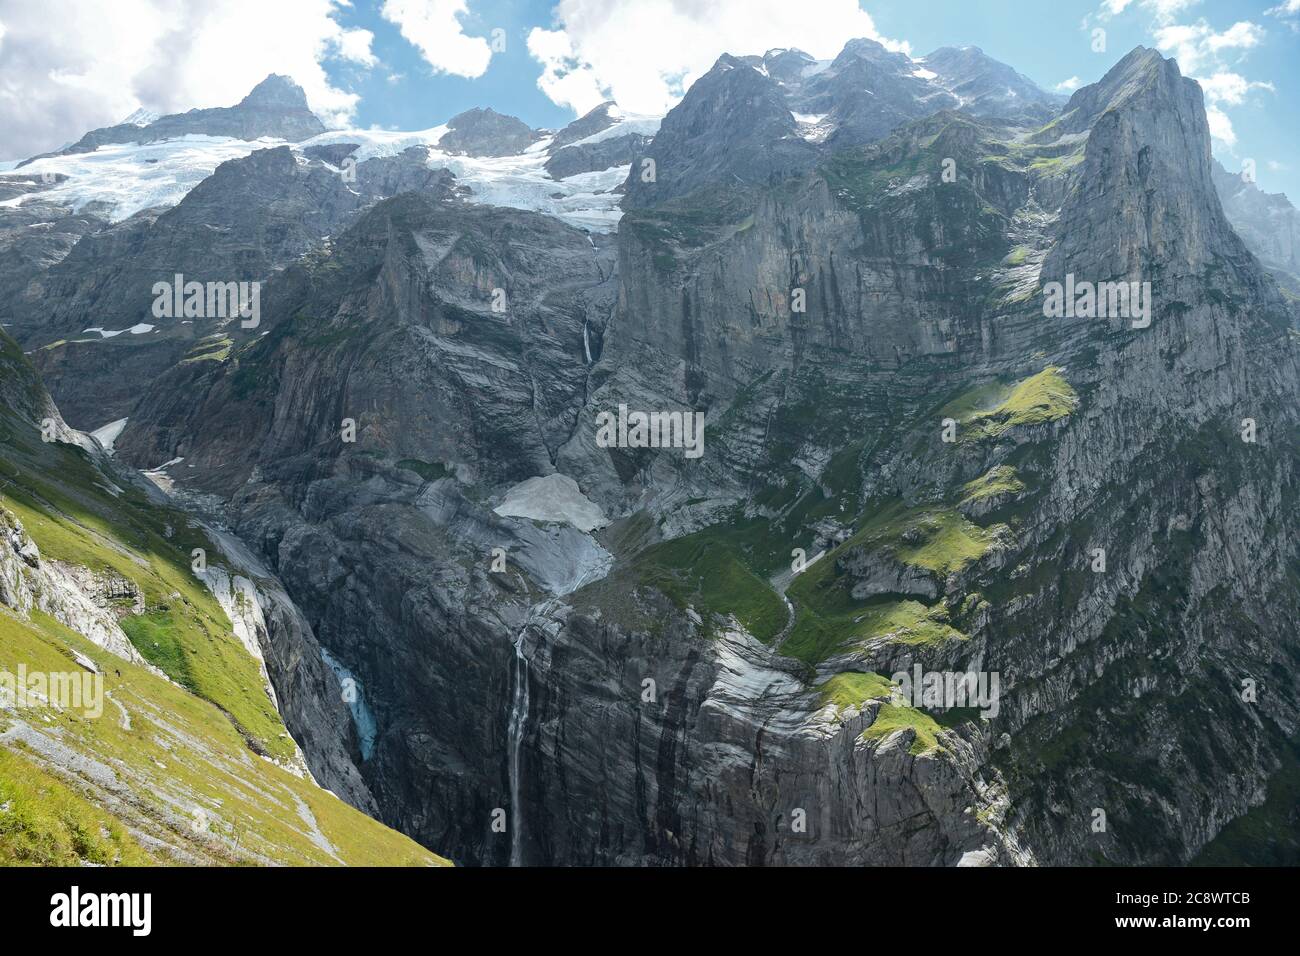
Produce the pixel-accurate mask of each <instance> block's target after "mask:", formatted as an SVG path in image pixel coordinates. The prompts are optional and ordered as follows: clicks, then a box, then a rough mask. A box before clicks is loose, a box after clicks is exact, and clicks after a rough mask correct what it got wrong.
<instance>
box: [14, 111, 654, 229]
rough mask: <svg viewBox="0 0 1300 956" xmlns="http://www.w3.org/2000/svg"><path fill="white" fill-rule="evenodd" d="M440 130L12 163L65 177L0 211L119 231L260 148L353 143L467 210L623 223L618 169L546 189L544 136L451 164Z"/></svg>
mask: <svg viewBox="0 0 1300 956" xmlns="http://www.w3.org/2000/svg"><path fill="white" fill-rule="evenodd" d="M658 128H659V120H658V118H655V117H646V116H634V115H627V116H624V117H623V118H622V119H620V120H619V122H617V123H615V124H614V125H613V126H611V127H609V128H608V129H605V130H602V131H600V132H599V133H596V134H594V135H592V136H589V137H587V138H586V139H583V140H579V141H577V142H576V143H574V144H572V145H589V144H592V143H597V142H600V141H602V140H606V139H612V138H614V137H617V136H624V135H627V134H629V133H641V134H642V135H653V134H654V132H655V131H656V130H657V129H658ZM447 131H448V127H446V126H435V127H433V128H431V129H427V130H418V131H415V132H401V131H390V130H377V129H369V130H360V129H343V130H331V131H330V132H327V133H322V134H321V135H319V136H316V137H313V138H312V139H308V140H305V141H303V142H302V143H298V144H296V145H294V144H287V143H285V142H284V141H283V140H278V139H270V138H264V139H259V140H252V141H249V140H241V139H232V138H229V137H221V136H200V135H190V136H183V137H180V138H178V139H174V140H167V141H164V142H157V143H117V144H112V145H108V146H101V147H99V148H98V149H96V150H95V151H94V152H91V153H75V154H69V155H66V156H49V157H46V158H43V159H38V160H35V161H34V162H32V163H29V164H28V165H26V166H24V167H23V168H22V169H19V170H13V169H12V167H14V166H15V165H16V164H17V161H9V162H3V163H0V171H4V170H6V169H9V170H11V172H12V174H13V175H35V176H41V175H45V174H49V175H51V176H66V177H67V179H65V180H64V181H62V182H59V183H57V184H55V185H53V186H51V187H50V188H49V189H45V190H41V191H40V192H37V193H32V194H29V195H25V196H17V197H15V198H13V199H9V200H6V201H4V202H0V209H3V208H4V207H9V208H14V207H17V206H20V205H22V204H23V203H26V202H37V201H41V200H53V201H55V202H60V203H67V204H68V205H70V206H71V207H72V209H73V211H74V212H80V211H82V210H83V209H85V208H86V207H87V206H91V205H92V204H102V205H101V208H102V210H104V211H103V215H105V216H107V218H108V219H109V220H110V221H111V222H121V221H122V220H124V219H127V218H129V217H131V216H133V215H135V214H136V213H138V212H140V211H141V210H143V209H148V208H150V207H162V208H168V207H171V206H174V205H176V204H177V203H179V202H180V201H181V200H182V199H184V198H185V196H186V194H187V193H189V191H190V190H191V189H193V188H194V187H195V186H197V185H198V184H199V183H200V182H202V181H203V180H204V179H206V178H207V177H208V176H210V175H211V174H212V172H213V171H214V170H215V169H216V168H217V167H218V166H219V165H221V164H222V163H224V162H226V161H227V160H231V159H240V158H242V157H244V156H247V155H249V154H250V153H252V152H254V151H255V150H259V149H273V148H275V147H277V146H285V145H292V146H293V149H294V151H295V152H296V153H298V154H299V156H301V155H302V151H303V149H305V148H306V147H310V146H323V145H327V144H331V143H357V144H359V146H360V148H359V149H358V150H357V152H356V153H354V154H353V156H354V158H355V159H356V161H357V162H359V163H361V162H365V161H366V160H367V159H372V158H375V157H380V156H396V155H397V154H399V153H401V152H402V151H403V150H405V149H407V148H409V147H411V146H428V147H430V151H429V166H430V168H433V169H448V170H450V171H451V172H452V173H453V174H455V176H456V178H457V179H458V180H459V181H460V183H461V184H463V185H465V186H468V187H469V188H470V190H471V191H472V193H473V194H472V195H471V196H470V197H469V201H470V202H476V203H485V204H488V205H493V206H507V207H510V208H513V209H528V210H532V211H534V212H541V213H545V214H547V215H550V216H554V217H556V218H557V219H561V220H563V221H564V222H567V223H569V224H570V225H572V226H577V227H579V228H582V229H588V230H591V231H592V232H612V231H613V230H614V229H615V228H616V226H617V225H618V220H619V218H620V216H621V215H622V213H621V210H620V209H619V208H618V204H619V201H620V200H621V198H622V196H621V194H619V193H616V192H614V190H615V189H617V188H618V187H619V186H620V185H621V184H622V183H623V182H624V181H625V180H626V179H627V174H628V168H629V167H627V166H621V167H616V168H613V169H607V170H603V171H601V172H595V173H584V174H581V175H578V176H570V177H569V178H568V179H564V180H555V179H552V178H551V177H550V176H549V175H548V174H547V172H546V168H545V167H546V161H547V160H548V159H549V158H550V156H549V154H548V153H547V149H548V147H549V146H550V144H551V142H552V141H553V137H547V138H545V139H542V140H539V141H538V142H536V143H534V144H533V145H532V146H531V147H530V148H529V149H528V151H527V152H525V153H523V154H522V155H519V156H501V157H483V158H476V157H472V156H455V155H452V154H450V153H444V152H441V151H440V150H439V149H438V148H437V146H438V143H439V142H440V141H441V139H442V138H443V136H444V135H446V133H447Z"/></svg>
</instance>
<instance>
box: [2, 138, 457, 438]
mask: <svg viewBox="0 0 1300 956" xmlns="http://www.w3.org/2000/svg"><path fill="white" fill-rule="evenodd" d="M424 158H425V155H424V151H423V150H421V149H418V148H416V149H413V150H409V151H407V152H405V153H402V154H400V155H399V156H396V157H391V158H383V159H371V160H367V161H365V162H362V163H360V164H357V165H356V166H355V168H354V169H353V170H351V171H350V175H347V176H345V175H344V173H345V170H342V169H339V168H336V167H331V166H330V165H327V164H326V163H324V162H321V161H311V162H303V161H302V160H301V159H300V158H299V157H297V156H295V154H294V153H293V152H292V151H291V150H290V149H289V148H288V147H279V148H276V149H269V150H259V151H257V152H254V153H252V154H251V155H249V156H248V157H246V158H244V159H239V160H231V161H229V162H226V163H223V164H221V166H219V167H218V168H217V170H216V171H215V172H214V173H213V174H212V176H210V177H208V178H207V179H206V180H204V181H203V182H201V183H200V184H199V185H198V186H196V187H195V188H194V189H193V190H192V191H191V192H190V193H189V194H188V195H187V196H186V197H185V198H184V199H183V200H182V201H181V202H180V203H179V204H178V205H176V206H174V207H173V208H171V209H168V210H166V211H165V212H162V213H160V214H158V213H149V212H145V213H141V214H139V215H137V216H134V217H132V218H131V219H129V220H127V221H125V222H122V223H120V224H117V225H115V226H111V227H108V228H105V229H103V230H101V231H98V232H95V233H93V234H91V235H88V236H86V237H84V239H83V240H82V241H81V242H79V243H78V244H77V245H76V246H75V247H74V248H73V250H72V251H71V252H70V253H69V254H68V255H67V256H65V257H63V258H62V259H61V260H60V261H59V262H57V263H55V264H53V265H52V266H51V267H50V268H49V269H48V270H47V271H45V272H44V273H43V274H41V275H40V276H39V278H38V279H33V280H32V281H30V282H29V283H28V284H27V286H26V287H25V288H24V289H23V290H22V294H21V295H20V296H18V297H17V298H16V299H14V300H11V301H10V302H9V304H8V306H7V307H6V308H4V309H3V310H0V314H6V315H7V319H8V320H9V321H12V323H13V325H14V330H15V332H16V333H17V334H18V335H20V336H21V337H22V339H23V342H24V344H26V345H27V346H28V347H30V348H33V349H35V351H34V353H33V357H34V359H35V361H36V363H37V365H38V367H39V368H40V370H41V372H42V374H43V376H44V378H45V381H46V383H47V385H48V386H49V388H50V389H51V391H52V392H53V394H54V396H55V398H56V399H57V401H58V402H59V404H60V407H61V408H63V409H65V412H66V414H67V415H68V416H69V418H70V419H71V421H72V422H73V423H75V424H76V425H78V426H80V427H83V428H87V429H90V428H97V427H99V426H100V425H103V424H104V423H105V422H107V421H113V420H116V419H119V418H124V417H127V416H129V415H130V414H131V412H132V409H133V407H134V405H135V403H136V401H137V400H138V399H139V398H140V396H141V395H142V394H143V392H144V390H145V389H146V388H147V387H148V385H149V384H150V382H152V381H153V380H154V379H156V378H157V377H158V376H160V375H162V374H163V373H164V372H166V371H167V370H169V369H171V368H173V367H174V366H176V365H177V364H178V363H180V362H182V361H184V360H185V358H186V357H187V355H189V356H191V357H192V358H197V359H199V360H200V361H208V360H212V357H213V356H215V355H220V354H221V353H222V351H223V350H224V349H227V348H228V347H229V346H230V345H231V344H232V343H234V342H239V341H246V340H248V339H249V338H252V337H256V336H257V335H258V334H260V332H262V331H265V329H264V328H261V327H260V326H259V327H256V328H253V327H250V328H244V327H243V325H242V322H243V320H242V319H238V318H236V317H234V316H230V315H226V316H224V317H218V316H216V315H209V314H207V312H206V309H205V311H204V313H203V315H199V316H192V317H190V318H189V319H187V318H186V317H185V316H183V315H175V316H172V317H170V318H161V319H160V318H157V317H155V315H154V311H153V307H154V304H155V301H156V299H157V296H156V294H155V292H154V288H155V285H156V284H157V283H159V282H163V283H169V284H170V283H174V281H175V276H176V275H182V276H184V282H185V283H186V284H188V283H191V282H199V283H210V282H219V283H222V284H225V283H231V282H256V281H262V280H264V279H266V278H268V277H269V276H270V275H271V274H272V273H273V272H274V271H276V270H278V269H280V268H283V267H284V266H285V265H287V264H289V263H290V262H293V261H295V260H296V259H298V258H300V257H302V256H303V255H305V254H306V253H307V252H308V251H310V250H311V249H313V248H316V247H318V246H319V245H320V244H321V243H322V241H323V238H324V237H325V236H328V235H329V234H330V233H331V232H333V231H335V230H336V229H338V228H339V227H340V226H342V225H343V224H344V223H346V222H348V221H350V220H351V219H352V218H353V217H354V216H355V215H356V214H357V213H358V212H359V211H360V210H361V209H362V208H364V207H365V206H367V205H368V204H370V203H373V202H374V201H376V200H378V199H379V198H381V197H382V196H384V195H387V194H390V191H395V190H405V189H427V190H429V191H431V192H432V193H433V194H434V195H438V196H440V197H441V196H447V195H449V194H450V189H451V185H450V184H451V182H452V181H453V180H452V177H451V176H450V174H449V173H447V172H446V171H444V170H430V169H428V168H427V166H426V165H425V163H424ZM259 308H260V305H259ZM137 327H139V328H140V329H141V331H140V332H139V333H138V334H137V333H134V332H126V333H125V334H114V335H112V336H104V335H103V334H102V332H100V331H93V330H108V331H111V332H114V333H123V332H124V330H129V329H133V328H137ZM88 330H91V331H88ZM153 464H157V462H154V463H153Z"/></svg>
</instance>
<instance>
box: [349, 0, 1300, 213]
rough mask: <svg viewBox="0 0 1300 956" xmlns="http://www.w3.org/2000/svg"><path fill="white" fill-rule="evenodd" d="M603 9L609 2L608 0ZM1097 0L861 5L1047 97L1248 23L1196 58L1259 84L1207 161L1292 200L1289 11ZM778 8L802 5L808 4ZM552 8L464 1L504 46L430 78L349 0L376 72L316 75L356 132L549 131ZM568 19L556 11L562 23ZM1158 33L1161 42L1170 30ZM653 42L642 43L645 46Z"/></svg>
mask: <svg viewBox="0 0 1300 956" xmlns="http://www.w3.org/2000/svg"><path fill="white" fill-rule="evenodd" d="M606 2H607V4H608V5H609V6H610V7H614V6H617V3H616V2H615V0H606ZM1105 2H1106V0H1091V2H1077V0H1037V2H1034V0H864V2H863V3H861V4H860V6H861V8H862V9H863V10H865V11H866V12H867V13H868V14H869V15H870V17H871V19H872V20H873V21H874V23H875V26H876V29H877V30H878V31H879V33H880V34H881V35H882V36H884V37H887V38H890V39H893V40H899V41H905V42H906V43H908V44H909V45H910V48H911V51H912V53H913V55H916V56H920V55H922V54H924V53H926V52H928V51H930V50H932V49H934V48H936V47H940V46H961V45H968V44H969V45H975V46H979V47H981V48H982V49H983V50H984V51H985V52H986V53H988V54H989V55H991V56H993V57H995V58H997V59H999V60H1002V61H1004V62H1006V63H1009V64H1011V65H1012V66H1014V67H1015V68H1016V69H1018V70H1020V72H1022V73H1024V74H1025V75H1027V76H1029V77H1030V78H1031V79H1033V80H1035V81H1036V82H1037V83H1039V84H1040V85H1041V86H1043V87H1044V88H1047V89H1052V88H1053V87H1055V86H1056V85H1057V84H1059V83H1063V82H1066V81H1069V80H1071V79H1072V78H1077V80H1078V82H1079V83H1080V84H1085V85H1086V84H1088V83H1091V82H1094V81H1096V80H1097V79H1099V78H1100V77H1101V76H1102V75H1103V74H1104V73H1105V72H1106V70H1107V69H1109V67H1110V66H1112V65H1113V64H1114V63H1115V61H1117V60H1118V59H1119V58H1120V57H1121V56H1123V55H1124V54H1125V53H1127V52H1128V51H1129V50H1131V49H1132V48H1133V47H1134V46H1137V45H1138V44H1143V45H1146V46H1155V45H1156V37H1157V35H1158V31H1160V30H1161V29H1166V30H1167V29H1169V28H1170V27H1173V28H1177V27H1188V28H1197V29H1200V25H1201V24H1202V22H1203V24H1204V26H1205V27H1206V28H1208V31H1209V32H1208V33H1205V39H1206V40H1207V41H1208V42H1209V44H1210V46H1211V47H1213V45H1214V42H1215V41H1213V39H1212V37H1214V36H1216V35H1217V36H1221V35H1223V34H1224V33H1226V32H1227V31H1229V30H1230V29H1231V28H1232V27H1233V26H1234V24H1239V23H1242V22H1246V23H1249V24H1252V25H1255V26H1257V27H1258V28H1259V37H1258V39H1257V40H1256V41H1255V42H1254V43H1252V44H1251V45H1249V46H1247V47H1244V48H1238V47H1233V46H1224V47H1220V48H1219V49H1218V52H1217V53H1216V54H1214V55H1213V58H1212V61H1209V62H1205V63H1203V64H1200V68H1201V70H1202V72H1204V73H1205V74H1206V75H1214V74H1218V73H1228V74H1234V75H1236V76H1239V77H1241V78H1243V79H1244V80H1245V81H1246V82H1247V83H1248V84H1257V83H1267V84H1271V86H1272V89H1271V90H1270V89H1267V88H1265V87H1253V88H1248V89H1247V91H1246V93H1245V95H1244V96H1242V97H1241V101H1240V102H1235V103H1223V104H1221V107H1220V108H1221V109H1222V112H1223V114H1224V115H1225V116H1226V117H1228V121H1229V122H1230V124H1231V127H1232V130H1233V132H1234V134H1235V137H1236V142H1235V144H1234V145H1231V146H1230V145H1229V144H1227V143H1225V142H1223V141H1216V142H1215V153H1216V155H1217V156H1219V158H1220V159H1221V160H1222V161H1223V162H1224V164H1225V165H1227V166H1229V168H1232V169H1234V170H1235V169H1238V168H1240V164H1241V162H1242V161H1243V160H1245V159H1253V160H1254V161H1255V166H1256V170H1257V176H1258V180H1259V183H1260V185H1261V187H1262V188H1265V189H1267V190H1269V191H1285V192H1287V193H1289V194H1290V196H1291V197H1292V199H1293V200H1294V201H1296V202H1300V133H1298V129H1300V124H1297V123H1296V122H1295V121H1294V119H1293V118H1292V117H1293V116H1294V112H1295V109H1296V107H1297V104H1300V32H1297V30H1296V29H1295V24H1296V23H1297V22H1300V16H1297V17H1290V18H1287V17H1283V16H1279V15H1278V14H1279V13H1281V12H1282V11H1281V10H1279V11H1278V12H1277V13H1272V14H1268V13H1266V12H1265V11H1268V10H1271V9H1274V8H1277V7H1279V6H1280V5H1282V4H1284V3H1285V0H1276V2H1246V0H1201V2H1191V3H1187V2H1186V0H1149V2H1147V3H1143V2H1142V0H1130V2H1129V3H1127V4H1126V5H1123V6H1124V7H1125V8H1124V9H1122V10H1121V11H1120V12H1119V13H1117V14H1113V15H1107V13H1108V11H1106V10H1105V9H1104V5H1105ZM742 5H743V3H742ZM791 6H793V7H795V8H803V9H807V7H808V4H806V3H793V4H791ZM555 8H556V4H555V3H554V2H552V0H468V5H467V11H466V13H465V15H463V16H462V17H460V23H461V24H462V27H463V30H464V32H465V33H466V34H467V35H469V36H481V37H484V38H490V37H491V36H492V31H493V30H495V29H499V30H502V31H503V34H498V37H502V36H503V37H504V40H505V43H504V47H505V49H504V51H503V52H499V53H496V54H494V55H493V57H492V59H491V61H490V63H489V65H488V67H487V69H486V71H485V72H484V73H483V74H482V75H481V76H478V77H476V78H473V79H469V78H466V77H461V76H454V75H450V74H448V73H439V72H435V70H434V69H433V67H431V66H430V64H429V63H428V62H426V61H425V60H424V59H423V58H422V57H421V54H420V52H419V51H418V50H417V49H416V48H415V46H413V45H412V44H410V43H408V42H407V41H406V40H405V39H403V38H402V36H401V35H400V33H399V31H398V28H397V27H396V26H395V25H394V24H393V23H391V22H389V21H388V20H385V19H384V18H383V17H381V16H380V13H379V9H378V3H367V2H363V0H357V2H356V4H355V5H354V6H353V7H352V8H351V9H349V10H344V11H341V12H340V13H339V14H337V15H336V18H337V19H338V20H339V21H340V22H342V23H344V24H346V25H348V26H352V27H359V28H363V29H365V30H368V31H370V32H371V33H372V34H373V35H374V39H373V44H372V50H373V52H374V54H375V56H376V58H377V59H378V61H379V65H378V66H377V67H374V68H370V69H361V68H358V67H357V66H356V65H355V64H347V63H336V64H327V70H328V71H329V72H330V76H331V79H332V80H334V81H335V84H336V85H338V86H340V87H341V88H345V89H348V90H351V91H353V92H356V93H358V94H360V97H361V98H360V100H359V102H358V104H357V110H356V122H357V123H358V124H359V125H363V126H369V125H377V126H383V127H392V128H402V129H412V128H423V127H427V126H432V125H434V124H435V123H438V122H441V121H442V120H444V119H446V118H448V117H449V116H452V115H454V114H455V113H457V112H459V111H461V110H463V109H468V108H470V107H472V106H491V107H493V108H494V109H497V110H499V111H501V112H506V113H512V114H514V115H516V116H519V117H521V118H522V119H524V120H525V121H527V122H528V123H530V124H532V125H534V126H559V125H562V124H564V123H566V122H568V121H569V120H570V119H572V118H573V116H574V112H575V110H574V109H572V108H566V107H563V106H559V105H557V104H556V103H555V102H553V101H552V100H551V99H550V98H548V96H547V95H546V94H544V93H543V92H542V91H541V90H540V89H539V88H538V82H537V81H538V78H539V76H540V75H541V72H542V66H541V64H540V63H539V61H538V59H536V58H535V57H534V56H532V55H531V54H530V52H529V49H528V43H527V41H528V36H529V33H530V32H531V31H532V30H533V29H534V28H541V29H551V28H554V27H556V26H557V21H556V18H555V16H554V11H555ZM1171 8H1172V12H1168V11H1170V9H1171ZM575 19H576V16H570V17H569V20H568V22H569V24H570V25H571V26H572V25H573V24H574V21H575ZM700 22H701V25H702V27H703V28H704V29H705V30H706V31H707V30H709V29H710V27H709V23H710V18H709V17H708V16H704V17H702V18H701V20H700ZM1098 27H1100V28H1102V29H1105V30H1106V34H1107V35H1106V50H1105V52H1094V51H1093V49H1092V46H1093V33H1092V31H1093V30H1094V29H1096V28H1098ZM717 32H718V34H719V35H718V37H717V43H716V45H717V50H716V52H718V53H721V52H723V47H724V46H725V45H726V40H727V39H728V38H727V36H726V34H727V33H728V32H729V31H728V30H727V29H725V28H723V29H719V30H718V31H717ZM730 32H733V33H734V31H730ZM1164 36H1165V37H1166V39H1167V40H1168V38H1169V37H1171V36H1173V34H1168V33H1167V34H1164ZM843 38H844V39H845V40H847V39H849V36H847V35H846V36H844V37H843ZM628 39H629V40H632V37H631V36H629V37H628ZM658 40H659V38H658V37H653V36H649V37H647V38H646V42H647V43H654V42H657V41H658ZM632 42H635V41H634V40H633V41H632ZM774 45H786V44H784V43H776V44H774ZM790 45H797V44H790ZM1202 45H1203V46H1204V43H1203V44H1202ZM728 52H733V53H750V52H762V51H761V49H730V50H728ZM1165 52H1166V53H1167V54H1168V53H1173V52H1175V48H1174V47H1168V48H1167V49H1166V50H1165ZM1184 72H1185V73H1186V72H1188V71H1187V70H1186V69H1184ZM1067 92H1068V90H1067Z"/></svg>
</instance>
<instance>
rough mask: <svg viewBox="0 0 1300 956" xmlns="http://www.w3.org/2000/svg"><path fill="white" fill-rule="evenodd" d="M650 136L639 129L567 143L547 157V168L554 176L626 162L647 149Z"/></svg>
mask: <svg viewBox="0 0 1300 956" xmlns="http://www.w3.org/2000/svg"><path fill="white" fill-rule="evenodd" d="M649 141H650V140H649V137H646V136H641V135H639V134H637V133H628V134H627V135H626V136H613V137H610V138H609V139H603V140H600V141H599V142H596V143H584V144H581V145H577V146H565V147H564V148H563V149H559V150H556V151H555V153H554V154H553V155H552V156H551V158H550V159H548V160H547V161H546V171H547V172H548V173H549V174H550V175H551V176H552V177H553V178H555V179H566V178H568V177H569V176H576V175H577V174H579V173H594V172H598V171H600V170H602V169H609V168H611V167H613V166H627V165H629V164H631V163H632V161H633V160H635V159H636V158H637V157H638V156H640V155H641V154H642V153H644V152H645V147H646V144H647V143H648V142H649Z"/></svg>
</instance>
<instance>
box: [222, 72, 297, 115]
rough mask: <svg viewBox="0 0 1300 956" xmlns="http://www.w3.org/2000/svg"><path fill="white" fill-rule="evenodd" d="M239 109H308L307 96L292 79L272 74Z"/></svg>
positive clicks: (240, 104)
mask: <svg viewBox="0 0 1300 956" xmlns="http://www.w3.org/2000/svg"><path fill="white" fill-rule="evenodd" d="M237 108H239V109H249V108H257V109H281V110H305V109H307V108H308V107H307V94H306V93H304V92H303V89H302V87H301V86H299V85H298V84H297V83H295V82H294V81H293V79H292V78H291V77H288V76H281V75H280V74H279V73H272V74H271V75H270V76H268V77H267V78H266V79H264V80H263V81H262V82H261V83H258V84H257V86H255V87H253V89H252V91H251V92H250V93H249V94H248V95H247V96H245V97H244V98H243V99H242V100H240V101H239V106H238V107H237Z"/></svg>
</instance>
